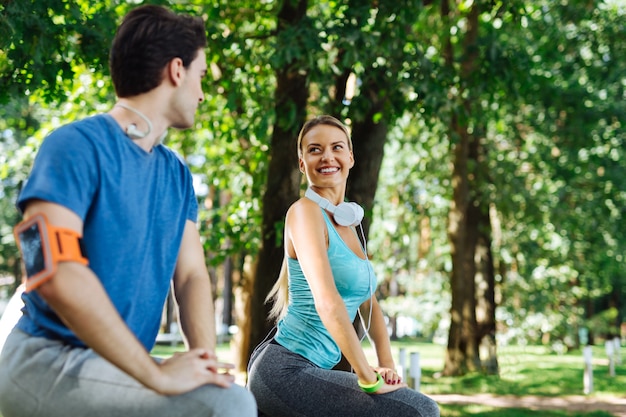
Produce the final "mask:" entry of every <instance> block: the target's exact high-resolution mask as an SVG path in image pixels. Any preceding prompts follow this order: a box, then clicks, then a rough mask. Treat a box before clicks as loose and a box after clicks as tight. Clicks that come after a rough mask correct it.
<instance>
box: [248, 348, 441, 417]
mask: <svg viewBox="0 0 626 417" xmlns="http://www.w3.org/2000/svg"><path fill="white" fill-rule="evenodd" d="M248 387H249V389H250V390H251V391H252V393H253V394H254V395H255V397H256V400H257V405H258V407H259V410H260V411H261V412H263V413H264V414H266V415H268V416H271V417H317V416H328V417H331V416H342V417H343V416H345V417H349V416H355V417H370V416H371V417H380V416H384V415H393V416H397V417H402V416H406V417H409V416H410V417H438V416H439V408H438V407H437V404H436V403H435V402H434V401H433V400H431V399H430V398H428V397H426V396H425V395H423V394H420V393H419V392H416V391H414V390H412V389H409V388H404V389H400V390H398V391H395V392H393V393H389V394H384V395H376V394H366V393H364V392H363V391H362V390H361V389H360V388H359V387H358V385H357V381H356V375H354V374H351V373H349V372H343V371H333V370H327V369H321V368H319V367H317V366H315V365H314V364H312V363H311V362H309V361H308V360H306V359H304V358H303V357H302V356H300V355H297V354H294V353H292V352H290V351H289V350H287V349H285V348H284V347H282V346H280V345H277V344H269V345H268V346H267V347H265V349H263V351H261V352H260V353H259V354H258V356H257V357H256V358H254V362H253V363H252V366H251V371H250V375H249V380H248Z"/></svg>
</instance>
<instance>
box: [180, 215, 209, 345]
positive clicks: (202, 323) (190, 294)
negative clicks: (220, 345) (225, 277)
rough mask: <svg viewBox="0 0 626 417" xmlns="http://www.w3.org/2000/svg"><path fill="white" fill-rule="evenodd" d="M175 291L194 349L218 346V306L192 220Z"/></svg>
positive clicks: (186, 232) (181, 248)
mask: <svg viewBox="0 0 626 417" xmlns="http://www.w3.org/2000/svg"><path fill="white" fill-rule="evenodd" d="M174 294H175V296H176V301H177V304H178V310H179V315H180V325H181V328H182V332H183V335H184V336H185V341H186V343H187V345H188V347H189V348H190V349H193V348H204V349H210V350H214V349H215V344H216V337H215V308H214V306H213V293H212V289H211V280H210V278H209V273H208V271H207V267H206V263H205V258H204V250H203V248H202V243H201V242H200V235H199V234H198V230H197V228H196V225H195V223H194V222H192V221H190V220H188V221H187V224H186V225H185V232H184V234H183V239H182V242H181V245H180V251H179V254H178V261H177V263H176V271H175V273H174Z"/></svg>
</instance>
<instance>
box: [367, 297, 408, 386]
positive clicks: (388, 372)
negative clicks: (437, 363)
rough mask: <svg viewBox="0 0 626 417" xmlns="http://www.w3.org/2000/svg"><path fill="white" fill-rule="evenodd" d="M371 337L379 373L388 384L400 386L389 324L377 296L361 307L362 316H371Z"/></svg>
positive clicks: (400, 379) (400, 380)
mask: <svg viewBox="0 0 626 417" xmlns="http://www.w3.org/2000/svg"><path fill="white" fill-rule="evenodd" d="M370 311H371V315H370V318H369V320H370V326H369V332H368V333H369V336H370V339H371V340H372V342H373V343H374V348H375V349H376V357H377V358H378V368H377V371H378V372H379V373H380V374H381V375H382V376H383V378H384V379H385V382H386V383H388V384H398V383H400V382H402V378H400V376H399V375H398V373H397V372H396V365H395V363H394V360H393V354H392V353H391V343H390V341H389V334H388V333H387V324H386V323H385V317H384V315H383V311H382V309H381V308H380V304H378V300H377V299H376V296H375V295H372V297H371V298H370V299H369V300H368V301H366V302H365V303H363V304H362V305H361V314H363V316H364V317H367V315H369V314H370Z"/></svg>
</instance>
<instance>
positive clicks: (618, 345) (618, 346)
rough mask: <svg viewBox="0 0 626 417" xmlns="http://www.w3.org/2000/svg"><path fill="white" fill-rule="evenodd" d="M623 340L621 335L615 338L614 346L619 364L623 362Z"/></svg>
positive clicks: (616, 360)
mask: <svg viewBox="0 0 626 417" xmlns="http://www.w3.org/2000/svg"><path fill="white" fill-rule="evenodd" d="M621 341H622V340H621V339H620V337H619V336H615V337H614V338H613V348H614V355H615V362H616V363H617V364H618V365H621V364H622V352H621V349H622V346H621Z"/></svg>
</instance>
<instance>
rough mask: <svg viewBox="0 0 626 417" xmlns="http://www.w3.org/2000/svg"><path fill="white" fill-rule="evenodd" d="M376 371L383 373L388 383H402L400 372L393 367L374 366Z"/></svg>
mask: <svg viewBox="0 0 626 417" xmlns="http://www.w3.org/2000/svg"><path fill="white" fill-rule="evenodd" d="M374 370H375V371H376V372H378V373H379V374H380V375H382V377H383V379H384V380H385V383H386V384H388V385H397V384H401V383H402V377H401V376H400V375H398V373H397V372H396V371H395V370H394V369H391V368H381V367H378V368H374Z"/></svg>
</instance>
